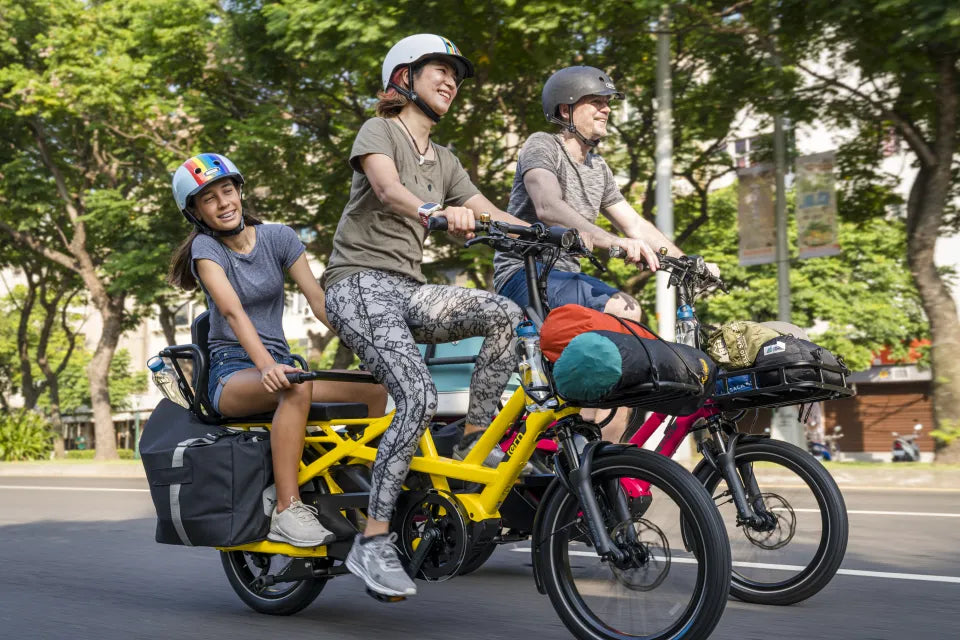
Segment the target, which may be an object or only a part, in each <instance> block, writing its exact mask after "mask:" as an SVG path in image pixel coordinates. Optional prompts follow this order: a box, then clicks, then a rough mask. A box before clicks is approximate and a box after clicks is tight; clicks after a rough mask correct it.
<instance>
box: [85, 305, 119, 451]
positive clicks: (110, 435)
mask: <svg viewBox="0 0 960 640" xmlns="http://www.w3.org/2000/svg"><path fill="white" fill-rule="evenodd" d="M118 307H119V309H118ZM122 309H123V301H122V298H121V299H120V300H119V301H118V300H116V299H111V300H110V301H109V304H108V305H106V308H104V309H101V310H100V316H101V317H102V318H103V330H102V331H101V333H100V340H99V341H98V342H97V349H96V351H94V353H93V358H92V359H91V360H90V364H89V365H87V377H88V378H89V380H90V404H91V405H93V406H92V409H93V433H94V437H95V439H96V451H97V453H96V455H95V459H97V460H116V458H117V436H116V429H115V428H114V426H113V411H112V410H111V408H110V383H109V378H110V362H111V361H112V360H113V354H114V352H115V351H116V350H117V343H118V342H119V341H120V333H121V312H122Z"/></svg>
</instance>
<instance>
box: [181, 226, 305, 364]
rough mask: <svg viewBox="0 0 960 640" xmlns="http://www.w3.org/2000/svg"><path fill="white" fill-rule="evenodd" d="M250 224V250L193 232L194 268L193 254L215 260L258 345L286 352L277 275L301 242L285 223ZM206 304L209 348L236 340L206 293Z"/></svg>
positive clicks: (231, 344)
mask: <svg viewBox="0 0 960 640" xmlns="http://www.w3.org/2000/svg"><path fill="white" fill-rule="evenodd" d="M252 228H253V229H254V230H255V232H256V234H257V241H256V244H254V245H253V250H252V251H251V252H250V253H237V252H235V251H232V250H231V249H230V248H228V247H227V246H226V245H225V244H223V243H222V242H220V241H219V240H217V239H216V238H213V237H211V236H208V235H204V234H200V235H198V236H197V237H196V238H194V239H193V244H192V245H191V246H190V251H191V253H192V256H193V265H194V274H196V261H197V260H201V259H202V260H212V261H213V262H216V263H217V264H218V265H220V266H221V267H222V268H223V271H224V273H226V274H227V280H229V281H230V284H231V285H232V286H233V290H234V291H236V292H237V296H238V297H239V298H240V303H241V304H242V305H243V310H244V312H245V313H246V314H247V317H249V318H250V322H252V323H253V326H254V327H256V329H257V334H258V335H259V336H260V340H261V341H262V342H263V346H265V347H266V348H267V349H272V350H273V351H277V352H279V353H281V354H283V355H289V354H290V347H289V346H288V345H287V340H286V338H284V336H283V302H284V299H283V278H284V273H285V272H286V271H287V270H288V269H289V268H290V267H292V266H293V263H294V262H296V261H297V258H299V257H300V254H302V253H303V252H304V246H303V243H302V242H300V238H299V236H297V232H296V231H294V230H293V229H291V228H290V227H288V226H286V225H282V224H258V225H253V227H252ZM197 281H199V278H197ZM201 284H202V283H201ZM204 293H206V289H204ZM207 308H208V309H210V334H209V339H208V340H209V349H210V354H211V355H212V354H214V353H216V352H217V351H220V350H222V349H226V348H227V347H236V346H239V345H240V341H239V340H237V336H236V335H235V334H234V333H233V329H231V328H230V324H229V323H228V322H227V320H226V318H224V317H223V315H222V314H221V313H220V310H219V309H217V305H216V304H214V302H213V299H212V298H211V297H210V295H209V294H207Z"/></svg>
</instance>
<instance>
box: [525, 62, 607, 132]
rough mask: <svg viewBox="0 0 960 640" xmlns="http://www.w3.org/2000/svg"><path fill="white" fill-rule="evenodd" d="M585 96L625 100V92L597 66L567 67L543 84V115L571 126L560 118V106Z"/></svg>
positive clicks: (572, 102) (575, 101)
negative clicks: (618, 89) (614, 84)
mask: <svg viewBox="0 0 960 640" xmlns="http://www.w3.org/2000/svg"><path fill="white" fill-rule="evenodd" d="M585 96H612V97H614V98H617V99H619V100H623V94H622V93H620V92H619V91H617V88H616V87H615V86H613V80H611V79H610V76H608V75H607V74H606V73H604V72H603V71H601V70H600V69H597V68H596V67H567V68H566V69H560V71H557V72H556V73H554V74H553V75H552V76H550V79H549V80H547V83H546V84H545V85H543V96H542V102H543V115H544V116H546V118H547V120H549V121H550V122H553V123H555V124H559V125H563V126H565V127H568V128H569V127H571V126H572V123H569V122H566V121H565V120H561V119H560V113H559V111H558V107H559V106H560V105H562V104H569V105H572V104H576V103H577V102H579V101H580V99H581V98H583V97H585Z"/></svg>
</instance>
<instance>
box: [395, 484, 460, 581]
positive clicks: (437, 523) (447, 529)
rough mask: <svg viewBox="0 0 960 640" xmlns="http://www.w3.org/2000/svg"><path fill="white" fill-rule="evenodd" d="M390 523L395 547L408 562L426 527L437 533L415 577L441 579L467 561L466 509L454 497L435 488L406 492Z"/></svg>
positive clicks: (447, 576)
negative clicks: (395, 535) (433, 529)
mask: <svg viewBox="0 0 960 640" xmlns="http://www.w3.org/2000/svg"><path fill="white" fill-rule="evenodd" d="M393 523H394V524H393V529H394V531H396V532H397V546H398V547H399V548H400V552H401V553H402V554H403V555H404V556H405V557H406V560H407V561H408V562H409V561H410V560H411V559H412V558H413V555H414V554H415V553H416V551H417V547H418V546H419V544H420V542H421V541H422V540H423V536H424V534H425V532H426V531H427V529H428V528H435V529H436V530H437V531H438V533H439V537H438V538H437V539H436V540H435V541H434V543H433V546H432V547H431V548H430V551H429V552H428V553H427V557H426V559H425V560H424V561H423V564H422V565H421V566H420V572H419V574H418V577H420V578H423V579H424V580H428V581H433V582H442V581H444V580H449V579H450V578H452V577H453V576H455V575H457V573H458V572H459V571H460V567H462V566H463V563H464V562H465V561H466V558H467V552H468V551H469V549H470V543H469V536H468V534H467V517H466V512H465V510H464V508H463V505H462V504H461V503H460V501H459V500H458V499H457V498H456V496H454V495H453V494H450V493H447V492H440V491H437V490H436V489H431V490H429V491H409V492H405V493H403V494H401V499H400V500H399V501H398V504H397V512H396V513H395V515H394V519H393Z"/></svg>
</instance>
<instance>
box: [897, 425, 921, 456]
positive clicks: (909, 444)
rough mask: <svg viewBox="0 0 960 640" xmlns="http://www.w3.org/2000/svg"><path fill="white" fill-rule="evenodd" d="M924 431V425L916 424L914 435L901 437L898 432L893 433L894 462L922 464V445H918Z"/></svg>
mask: <svg viewBox="0 0 960 640" xmlns="http://www.w3.org/2000/svg"><path fill="white" fill-rule="evenodd" d="M922 430H923V425H922V424H915V425H913V433H912V434H910V435H905V436H901V435H900V434H899V433H897V432H896V431H894V432H893V461H894V462H920V445H918V444H917V438H918V437H919V436H920V432H921V431H922Z"/></svg>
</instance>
